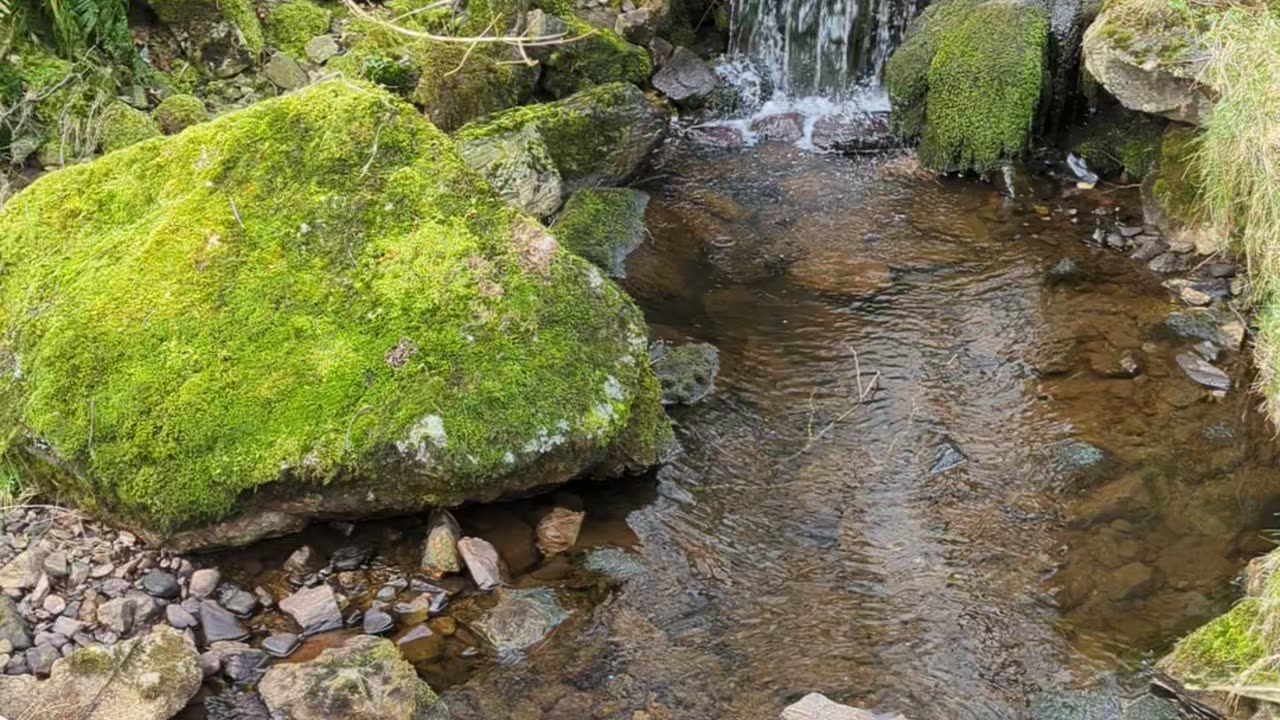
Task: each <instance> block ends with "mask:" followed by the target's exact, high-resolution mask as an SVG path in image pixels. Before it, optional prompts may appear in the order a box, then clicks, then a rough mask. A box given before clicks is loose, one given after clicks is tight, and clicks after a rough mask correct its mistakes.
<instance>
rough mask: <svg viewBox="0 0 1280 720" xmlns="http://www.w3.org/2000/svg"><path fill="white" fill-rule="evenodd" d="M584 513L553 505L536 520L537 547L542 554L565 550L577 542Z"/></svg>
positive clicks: (552, 553)
mask: <svg viewBox="0 0 1280 720" xmlns="http://www.w3.org/2000/svg"><path fill="white" fill-rule="evenodd" d="M585 517H586V513H583V512H578V511H575V510H570V509H569V508H565V507H554V508H552V509H551V511H550V512H548V513H547V514H546V515H544V516H543V517H542V519H541V520H539V521H538V526H537V534H538V549H539V550H541V551H542V554H543V555H556V554H558V553H562V552H565V551H566V550H568V549H569V548H571V547H573V546H574V544H576V543H577V542H578V533H579V532H580V531H581V530H582V520H583V518H585Z"/></svg>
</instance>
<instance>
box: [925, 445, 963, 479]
mask: <svg viewBox="0 0 1280 720" xmlns="http://www.w3.org/2000/svg"><path fill="white" fill-rule="evenodd" d="M968 462H969V457H968V456H967V455H965V454H964V452H963V451H961V450H960V446H959V445H957V444H956V441H955V440H952V439H951V438H950V437H947V436H945V435H944V436H943V438H942V442H941V443H939V444H938V449H937V451H936V456H935V458H934V461H933V467H932V468H930V469H929V474H930V475H941V474H943V473H945V472H948V471H950V470H953V469H955V468H958V467H960V466H961V465H964V464H966V463H968Z"/></svg>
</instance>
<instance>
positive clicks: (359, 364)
mask: <svg viewBox="0 0 1280 720" xmlns="http://www.w3.org/2000/svg"><path fill="white" fill-rule="evenodd" d="M0 268H3V273H0V338H3V339H2V340H0V440H3V441H4V443H5V444H6V445H7V448H8V450H7V451H8V452H9V453H17V454H21V455H23V456H25V460H24V461H25V462H27V463H28V465H30V466H32V467H35V468H43V470H42V471H39V472H36V473H35V475H36V478H35V480H36V481H37V482H40V483H43V484H45V485H46V487H48V488H49V489H51V490H55V491H56V492H57V494H58V496H59V497H62V498H65V499H67V500H69V501H73V502H75V503H77V504H78V505H79V506H81V507H83V508H86V509H89V510H91V511H95V512H97V513H99V514H101V515H104V516H106V517H108V518H110V519H113V520H115V521H116V522H117V523H120V524H123V525H126V526H130V527H133V528H136V529H138V530H139V531H141V532H143V533H144V534H145V535H146V536H147V537H149V538H152V539H159V538H163V537H165V536H171V537H170V542H171V546H173V547H191V546H208V545H214V544H225V543H238V542H246V541H250V540H253V539H255V538H257V537H261V536H264V535H267V534H271V533H279V532H282V531H285V530H291V529H296V528H297V527H299V526H300V525H301V524H303V523H304V522H305V521H306V519H307V518H311V517H316V516H325V517H331V516H338V515H348V516H358V515H365V514H370V513H383V512H395V511H411V510H418V509H421V508H424V507H427V506H439V505H453V504H457V503H460V502H463V501H466V500H483V499H493V498H497V497H500V496H503V495H506V494H509V493H514V492H523V491H527V490H529V489H530V488H535V487H541V486H547V485H550V484H554V483H559V482H563V481H565V480H567V479H569V478H572V477H574V476H577V475H579V474H581V473H583V472H584V471H588V470H593V471H595V472H596V473H597V474H601V475H613V474H617V473H619V472H622V471H623V470H624V469H627V468H639V467H643V466H645V465H647V464H650V463H652V462H654V461H655V459H656V457H657V451H658V450H657V448H658V446H659V444H660V443H661V441H662V440H663V437H664V435H665V433H667V432H669V428H667V427H666V425H665V420H664V417H663V415H662V414H661V411H660V408H659V401H658V390H657V383H656V380H655V379H654V377H653V375H652V372H651V371H650V370H649V368H648V363H647V362H646V355H645V349H646V338H645V336H646V329H645V326H644V323H643V320H642V317H641V314H640V312H639V311H638V309H637V308H636V307H635V306H634V305H633V304H632V303H631V301H630V300H629V299H628V298H627V297H626V296H625V295H624V294H623V293H622V292H621V291H620V290H619V289H618V288H617V287H615V286H614V285H613V284H612V283H611V282H609V281H608V280H606V279H605V278H604V277H603V276H602V275H601V274H600V272H599V271H598V270H596V268H595V267H593V266H591V265H590V264H588V263H587V262H585V261H583V260H581V259H580V258H578V257H576V256H574V255H573V254H572V253H569V252H566V251H564V250H562V249H561V248H560V247H559V246H558V245H557V244H556V242H555V240H554V238H553V237H552V236H551V235H549V234H548V233H547V231H546V230H545V229H544V228H542V227H541V226H540V225H539V224H538V223H537V222H536V221H534V220H533V219H532V218H530V217H528V216H527V215H523V214H522V213H520V212H519V211H517V210H516V209H514V208H512V207H511V206H509V205H507V204H506V203H504V202H502V200H501V199H500V198H498V197H497V195H495V194H494V193H493V192H492V190H491V189H490V188H489V187H488V185H486V184H485V182H484V181H483V180H482V179H481V178H480V177H479V176H478V175H476V174H474V173H473V172H471V171H470V170H468V169H467V167H466V166H465V164H464V163H463V162H462V160H461V158H460V157H459V156H458V154H457V153H456V151H455V150H454V147H453V144H452V142H451V141H450V140H449V138H448V137H447V136H445V135H444V134H443V133H442V132H440V131H439V130H437V129H436V128H435V127H433V126H431V125H430V124H429V123H428V122H426V121H425V120H423V119H422V117H421V115H420V114H419V113H418V112H417V111H416V110H415V109H414V108H413V107H411V106H410V105H408V104H406V103H403V102H400V101H398V100H396V99H394V98H393V97H391V96H389V95H387V94H386V93H383V92H380V91H378V90H377V89H376V88H373V87H371V86H357V85H355V84H353V83H351V82H349V81H342V80H335V81H329V82H325V83H321V84H318V85H313V86H311V87H309V88H307V89H306V90H303V91H300V92H297V93H293V94H290V95H286V96H282V97H280V98H275V99H272V100H268V101H264V102H261V103H258V104H256V105H254V106H252V107H250V108H247V109H245V110H241V111H237V112H233V113H229V114H227V115H224V116H222V117H220V118H218V119H216V120H213V121H212V122H209V123H204V124H201V125H198V126H195V127H192V128H189V129H188V130H187V131H186V132H183V133H181V134H179V135H175V136H172V137H167V138H158V139H154V140H150V141H147V142H144V143H142V144H140V145H137V146H134V147H132V148H128V149H125V150H123V151H120V152H116V153H113V154H110V155H107V156H106V157H103V158H101V159H100V160H98V161H95V162H93V163H89V164H86V165H79V166H75V167H72V168H67V169H64V170H61V171H58V172H55V173H51V174H49V175H47V176H45V177H43V178H41V179H40V180H38V181H37V182H35V183H34V184H32V185H31V186H30V187H29V188H27V189H26V190H25V191H23V192H22V193H20V194H19V195H18V196H16V197H14V198H13V199H12V200H10V201H9V203H8V204H6V205H5V207H4V209H3V211H2V212H0ZM223 521H225V522H223ZM179 531H186V532H179ZM175 533H176V535H175Z"/></svg>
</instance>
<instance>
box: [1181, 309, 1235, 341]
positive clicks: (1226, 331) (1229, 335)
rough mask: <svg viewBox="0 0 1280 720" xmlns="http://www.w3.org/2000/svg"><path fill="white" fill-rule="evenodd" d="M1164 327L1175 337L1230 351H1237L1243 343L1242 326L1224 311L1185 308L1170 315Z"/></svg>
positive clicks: (1230, 314) (1233, 316)
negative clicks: (1208, 343)
mask: <svg viewBox="0 0 1280 720" xmlns="http://www.w3.org/2000/svg"><path fill="white" fill-rule="evenodd" d="M1164 326H1165V328H1166V329H1167V330H1169V331H1170V332H1172V333H1173V334H1174V335H1175V336H1177V337H1182V338H1187V339H1191V340H1208V341H1210V342H1215V343H1217V344H1218V345H1220V346H1222V347H1224V348H1228V349H1230V350H1239V349H1240V345H1241V344H1242V343H1243V342H1244V326H1243V325H1241V323H1240V321H1239V320H1238V319H1237V318H1236V317H1235V315H1233V314H1232V313H1230V312H1227V311H1225V310H1218V309H1213V308H1187V309H1185V310H1180V311H1178V312H1174V313H1171V314H1170V315H1169V316H1168V317H1167V318H1165V321H1164Z"/></svg>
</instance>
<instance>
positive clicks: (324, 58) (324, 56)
mask: <svg viewBox="0 0 1280 720" xmlns="http://www.w3.org/2000/svg"><path fill="white" fill-rule="evenodd" d="M303 50H304V52H306V54H307V59H308V60H310V61H311V62H313V63H315V64H317V65H323V64H325V63H327V62H329V59H330V58H332V57H333V56H334V55H337V54H338V51H339V48H338V41H337V39H336V38H334V37H333V36H332V35H317V36H315V37H313V38H311V39H310V40H308V41H307V45H306V47H305V48H303Z"/></svg>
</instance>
